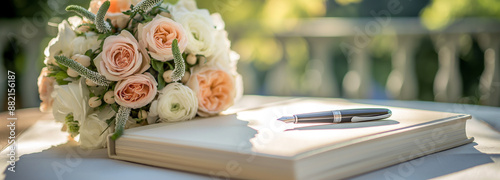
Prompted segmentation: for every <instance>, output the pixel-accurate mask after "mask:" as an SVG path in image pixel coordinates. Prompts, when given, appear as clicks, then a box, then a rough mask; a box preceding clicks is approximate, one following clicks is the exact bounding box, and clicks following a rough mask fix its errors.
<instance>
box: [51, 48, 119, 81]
mask: <svg viewBox="0 0 500 180" xmlns="http://www.w3.org/2000/svg"><path fill="white" fill-rule="evenodd" d="M54 58H55V59H56V62H57V63H59V64H62V65H64V66H66V67H68V68H71V69H73V70H75V71H76V72H77V73H78V74H80V75H81V76H83V77H85V78H87V79H90V80H91V81H93V82H94V83H95V84H97V85H99V86H109V83H111V82H110V81H108V80H107V79H106V78H105V77H104V76H102V75H101V74H99V73H97V72H94V71H92V70H90V69H87V68H86V67H85V66H83V65H81V64H80V63H78V62H76V61H75V60H73V59H69V58H67V57H66V56H63V55H61V56H55V57H54Z"/></svg>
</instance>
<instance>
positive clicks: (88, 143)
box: [78, 106, 115, 149]
mask: <svg viewBox="0 0 500 180" xmlns="http://www.w3.org/2000/svg"><path fill="white" fill-rule="evenodd" d="M114 115H115V111H114V110H113V109H111V108H110V107H109V106H107V107H106V108H104V109H103V110H101V111H100V112H98V113H92V114H89V115H88V116H87V118H86V120H85V121H84V122H81V123H80V129H79V130H78V132H79V133H80V146H81V147H82V148H85V149H97V148H104V147H106V142H107V141H106V140H107V137H108V135H109V134H110V133H111V130H112V128H108V129H107V130H106V128H107V127H108V124H107V123H106V120H107V119H109V118H111V117H113V116H114ZM104 130H106V131H104ZM103 132H104V133H103ZM101 133H102V134H101Z"/></svg>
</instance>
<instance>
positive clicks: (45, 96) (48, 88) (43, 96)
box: [37, 67, 55, 112]
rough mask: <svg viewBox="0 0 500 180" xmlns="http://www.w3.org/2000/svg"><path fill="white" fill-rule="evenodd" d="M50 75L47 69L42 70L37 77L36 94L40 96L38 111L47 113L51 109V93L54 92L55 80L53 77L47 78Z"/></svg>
mask: <svg viewBox="0 0 500 180" xmlns="http://www.w3.org/2000/svg"><path fill="white" fill-rule="evenodd" d="M49 73H50V71H49V69H48V68H47V67H44V68H43V69H42V72H40V76H38V83H37V84H38V93H39V94H40V100H42V103H40V111H42V112H48V111H50V109H52V103H53V102H54V98H52V91H54V83H55V79H54V78H53V77H47V75H48V74H49Z"/></svg>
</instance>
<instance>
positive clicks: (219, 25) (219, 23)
mask: <svg viewBox="0 0 500 180" xmlns="http://www.w3.org/2000/svg"><path fill="white" fill-rule="evenodd" d="M210 16H211V17H212V20H213V21H214V25H215V29H217V30H224V28H225V26H226V24H225V23H224V20H222V16H221V15H220V14H219V13H213V14H212V15H210Z"/></svg>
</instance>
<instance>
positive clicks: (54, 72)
mask: <svg viewBox="0 0 500 180" xmlns="http://www.w3.org/2000/svg"><path fill="white" fill-rule="evenodd" d="M47 67H48V68H49V71H50V73H49V74H48V75H47V77H53V78H54V79H55V80H56V82H57V84H59V85H66V84H68V83H70V82H71V81H69V80H68V78H69V76H68V74H67V73H66V70H67V69H68V68H66V67H65V66H62V65H54V64H48V65H47Z"/></svg>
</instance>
